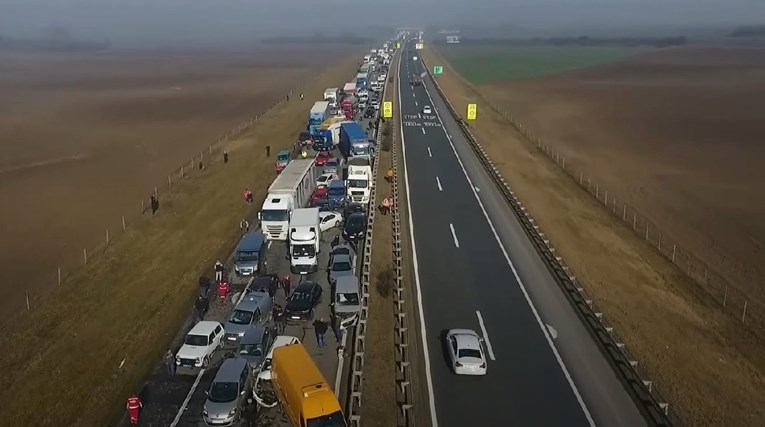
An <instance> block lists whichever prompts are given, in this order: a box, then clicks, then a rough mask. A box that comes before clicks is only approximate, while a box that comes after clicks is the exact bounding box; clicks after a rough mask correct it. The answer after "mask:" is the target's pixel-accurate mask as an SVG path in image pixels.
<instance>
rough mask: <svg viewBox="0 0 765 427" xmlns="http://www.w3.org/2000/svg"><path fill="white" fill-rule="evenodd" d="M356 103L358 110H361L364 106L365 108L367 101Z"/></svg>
mask: <svg viewBox="0 0 765 427" xmlns="http://www.w3.org/2000/svg"><path fill="white" fill-rule="evenodd" d="M357 105H358V108H359V111H362V110H364V109H365V108H367V103H366V102H359V103H358V104H357Z"/></svg>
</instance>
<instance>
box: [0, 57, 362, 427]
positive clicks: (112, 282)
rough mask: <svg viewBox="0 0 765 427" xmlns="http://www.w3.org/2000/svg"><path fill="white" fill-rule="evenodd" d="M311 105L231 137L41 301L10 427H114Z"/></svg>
mask: <svg viewBox="0 0 765 427" xmlns="http://www.w3.org/2000/svg"><path fill="white" fill-rule="evenodd" d="M356 66H357V63H356V60H355V55H354V59H345V60H342V61H340V62H339V63H338V65H336V66H335V67H333V68H332V69H330V70H328V71H325V72H324V73H323V74H322V75H321V77H319V78H318V80H313V81H310V82H308V83H306V85H305V86H304V88H303V89H302V90H304V91H305V93H321V91H323V89H324V88H326V87H328V86H336V85H337V84H338V82H342V81H343V80H344V79H345V78H347V76H348V74H349V73H350V72H351V70H353V69H355V68H356ZM309 108H310V104H309V103H308V102H301V101H298V100H297V99H295V98H294V97H293V98H292V100H291V101H289V102H287V103H286V104H285V105H284V106H283V107H280V108H278V109H276V110H274V111H272V112H271V113H269V115H268V116H267V118H264V119H263V121H262V122H258V123H257V124H256V125H255V126H253V127H252V128H250V129H249V130H247V131H246V132H245V133H244V134H242V135H241V136H240V137H238V138H236V139H235V140H233V141H230V142H229V143H228V144H227V146H226V147H227V148H228V150H229V152H230V161H229V162H228V163H227V164H223V163H222V161H221V159H220V158H219V156H218V157H216V159H215V161H214V162H212V163H209V164H208V167H207V169H206V170H205V171H201V172H200V171H196V172H194V173H193V174H191V175H190V176H189V177H188V178H186V179H184V180H182V181H180V182H178V183H177V184H176V185H174V186H173V188H172V190H171V191H167V192H162V193H160V203H161V204H160V209H159V212H158V213H157V215H156V216H154V217H149V216H144V217H143V218H141V219H139V220H137V221H136V222H135V223H134V224H133V226H132V227H131V228H129V229H128V232H127V233H125V234H124V235H123V236H120V238H118V239H116V240H114V242H113V244H112V246H110V247H109V248H108V249H107V250H106V251H105V252H103V253H101V254H99V255H98V257H96V258H95V259H94V260H93V262H91V263H89V264H88V265H86V266H85V267H83V268H81V269H79V270H77V271H76V272H75V273H74V274H73V275H72V277H71V278H70V280H69V281H67V283H66V284H65V286H62V287H61V288H60V289H57V290H55V292H53V293H52V295H50V296H49V297H48V298H45V299H42V300H39V301H33V307H34V309H33V310H32V312H31V313H29V314H25V315H23V316H21V317H20V320H19V321H18V323H17V324H15V325H14V327H13V329H10V330H6V333H4V334H3V335H2V337H0V347H1V348H3V352H1V353H0V363H2V365H3V366H5V367H6V370H7V372H6V374H5V375H3V377H2V378H0V399H4V401H5V402H7V404H6V405H5V406H4V408H3V410H4V411H3V413H4V415H5V418H4V422H5V424H7V425H12V426H15V425H19V426H22V425H29V420H30V419H32V420H34V423H35V425H40V426H43V425H105V424H106V421H108V420H110V419H114V418H116V417H115V414H118V413H119V411H124V406H122V405H123V404H124V398H125V396H127V394H128V393H129V392H131V391H132V390H134V389H135V387H137V386H138V385H140V384H142V383H143V381H144V379H145V378H146V376H148V375H149V373H150V372H151V370H152V369H153V368H154V367H155V365H156V361H157V360H158V359H160V357H161V354H162V352H163V350H164V349H166V348H168V345H169V343H170V341H171V340H172V339H173V337H174V336H175V335H176V333H177V331H178V330H179V327H180V325H181V324H182V323H183V321H184V320H185V319H186V318H187V317H188V315H189V314H190V311H191V308H192V302H193V299H194V296H195V294H196V292H197V289H196V288H197V285H196V278H197V277H198V276H199V275H200V274H202V273H207V274H209V271H210V268H211V266H212V263H213V262H214V261H215V260H216V259H220V258H222V257H224V256H225V255H226V254H228V253H230V251H231V250H232V246H233V245H234V244H235V242H236V239H237V237H238V236H239V233H240V232H239V229H238V224H239V221H240V219H241V218H252V217H254V214H255V211H256V210H257V209H258V206H260V203H261V202H262V199H263V196H264V191H265V189H266V187H267V185H268V184H269V183H270V182H271V181H272V180H273V178H274V172H273V163H272V162H273V158H267V157H265V149H264V147H265V145H267V144H270V145H271V146H272V152H275V151H277V150H278V149H281V148H288V147H290V146H291V141H292V139H293V138H294V135H295V134H296V133H297V132H299V131H300V130H301V129H302V128H303V127H304V126H305V119H306V114H307V112H308V110H309ZM245 187H249V188H251V189H253V190H254V192H255V203H253V204H252V205H247V204H245V203H243V202H242V199H241V190H242V189H243V188H245ZM72 396H76V397H77V398H76V399H72ZM41 402H44V404H41Z"/></svg>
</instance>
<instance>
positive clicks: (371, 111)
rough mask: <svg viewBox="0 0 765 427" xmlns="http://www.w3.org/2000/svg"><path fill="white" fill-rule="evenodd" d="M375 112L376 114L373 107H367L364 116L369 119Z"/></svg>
mask: <svg viewBox="0 0 765 427" xmlns="http://www.w3.org/2000/svg"><path fill="white" fill-rule="evenodd" d="M375 114H377V111H376V110H375V109H374V108H367V111H365V112H364V118H365V119H371V118H373V117H374V116H375Z"/></svg>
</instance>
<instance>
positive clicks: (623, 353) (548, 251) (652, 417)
mask: <svg viewBox="0 0 765 427" xmlns="http://www.w3.org/2000/svg"><path fill="white" fill-rule="evenodd" d="M420 60H421V61H422V64H423V66H424V67H425V70H426V72H427V75H428V77H429V78H430V81H431V82H433V86H434V87H435V89H436V91H438V94H439V95H440V96H441V97H442V98H443V100H444V102H445V103H446V106H447V107H448V109H449V113H450V114H451V115H452V116H453V117H454V119H455V120H457V123H458V125H459V127H460V130H461V131H462V133H463V134H464V135H465V138H466V140H467V141H468V143H469V144H470V147H471V148H472V150H473V152H475V154H476V156H477V157H478V159H479V161H480V162H481V164H482V165H483V166H484V168H485V169H486V172H487V173H488V174H489V176H490V177H491V178H492V180H493V181H494V183H495V185H496V186H497V188H498V189H499V191H500V192H501V193H502V194H503V196H504V197H505V200H506V201H507V203H508V204H509V205H510V207H511V209H512V211H513V213H514V214H515V215H516V217H517V218H518V219H519V221H520V222H521V225H522V226H523V228H524V230H525V232H526V234H527V235H528V236H529V238H530V239H531V242H532V243H533V244H534V246H535V248H536V250H537V252H538V253H539V254H540V256H541V257H542V260H543V261H544V262H545V264H546V265H547V267H548V269H549V270H550V272H551V273H552V276H553V278H554V279H555V281H556V282H557V283H558V285H559V286H560V288H561V289H562V290H563V292H564V294H565V295H566V296H567V298H568V300H569V302H570V303H571V304H572V305H573V306H574V307H575V308H576V309H577V312H578V314H579V316H580V317H581V318H582V319H583V320H584V323H585V325H586V326H587V327H588V329H589V330H590V333H591V334H592V336H593V337H594V338H595V341H596V343H597V344H598V346H599V347H600V349H601V351H602V352H603V354H604V355H605V356H606V357H607V359H608V361H609V363H610V365H611V366H612V367H613V369H614V371H615V372H616V374H617V376H618V377H619V379H620V380H621V382H622V383H623V384H624V386H625V388H626V389H627V391H628V392H629V393H630V395H631V396H632V398H633V400H634V401H635V403H636V404H637V405H638V407H639V409H640V411H641V412H642V414H643V415H644V417H645V419H646V421H647V422H648V423H649V424H650V425H652V426H671V425H673V424H672V420H671V419H670V416H669V404H668V403H666V402H665V401H663V400H662V399H661V396H660V395H659V393H658V391H657V390H656V388H655V387H653V382H652V381H650V380H646V379H644V377H642V376H641V375H640V373H639V372H638V362H637V360H636V359H635V357H634V356H633V355H632V354H631V353H630V352H629V351H628V350H627V348H626V347H625V345H624V343H623V342H622V341H621V340H620V339H619V337H618V335H617V334H616V332H615V331H614V328H613V327H612V326H610V325H609V324H608V323H607V322H606V320H605V319H604V317H603V313H602V312H601V311H600V310H598V308H597V306H596V305H595V304H594V303H593V300H592V298H591V297H590V296H589V295H588V294H587V292H586V290H585V289H584V287H583V286H582V285H581V284H580V283H579V282H578V281H577V280H576V277H575V276H573V275H572V274H571V273H570V271H569V268H568V267H567V266H566V265H565V263H564V261H563V259H562V258H561V257H560V256H558V255H556V252H555V248H554V247H553V245H552V244H551V243H550V241H549V240H548V239H546V238H545V235H544V233H543V232H541V230H540V228H539V226H538V225H536V222H535V221H534V219H533V218H532V217H531V214H530V213H529V212H528V210H527V209H526V208H525V207H524V206H523V204H522V203H521V201H520V200H519V199H518V197H517V196H516V195H515V193H514V192H513V191H512V189H511V188H510V185H509V184H508V183H507V182H506V181H505V179H504V178H502V175H501V174H500V172H499V170H498V169H497V167H496V166H495V165H494V163H493V162H492V161H491V159H490V158H489V156H488V154H487V153H486V151H485V150H484V148H483V147H482V146H481V144H480V143H479V142H478V140H477V139H476V137H475V136H474V135H473V133H472V132H471V130H470V128H469V127H468V125H467V123H465V121H464V120H463V119H462V117H461V116H460V114H459V113H458V112H457V111H456V110H455V109H454V107H453V106H452V104H451V102H449V98H448V97H447V96H446V94H445V93H444V92H443V90H442V89H441V86H440V85H439V84H438V81H437V80H436V79H435V77H434V76H433V75H432V72H431V70H430V68H429V67H428V65H427V63H426V61H425V59H424V58H422V57H420Z"/></svg>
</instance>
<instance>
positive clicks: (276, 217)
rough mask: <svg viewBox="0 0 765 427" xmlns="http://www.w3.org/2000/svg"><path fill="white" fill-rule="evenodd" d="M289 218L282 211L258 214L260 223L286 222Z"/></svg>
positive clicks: (268, 211)
mask: <svg viewBox="0 0 765 427" xmlns="http://www.w3.org/2000/svg"><path fill="white" fill-rule="evenodd" d="M288 218H289V216H288V214H287V211H284V210H263V211H261V212H260V220H261V221H287V219H288Z"/></svg>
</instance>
